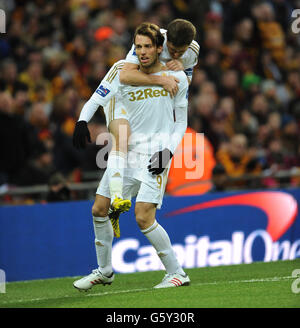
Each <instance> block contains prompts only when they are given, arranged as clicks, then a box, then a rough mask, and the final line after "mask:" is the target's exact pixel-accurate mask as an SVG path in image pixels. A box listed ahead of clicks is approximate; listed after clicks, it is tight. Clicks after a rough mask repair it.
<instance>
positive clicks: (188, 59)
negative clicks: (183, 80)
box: [182, 40, 200, 80]
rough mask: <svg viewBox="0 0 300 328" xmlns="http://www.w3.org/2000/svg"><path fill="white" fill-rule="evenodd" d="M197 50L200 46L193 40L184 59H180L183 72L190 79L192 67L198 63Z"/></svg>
mask: <svg viewBox="0 0 300 328" xmlns="http://www.w3.org/2000/svg"><path fill="white" fill-rule="evenodd" d="M199 51H200V46H199V44H198V42H196V41H195V40H193V41H192V43H191V44H190V46H189V47H188V49H187V51H186V53H185V56H184V59H183V61H182V64H183V67H184V73H185V74H186V76H187V77H188V78H189V79H190V80H191V79H192V76H193V70H194V67H195V66H196V65H197V63H198V57H199Z"/></svg>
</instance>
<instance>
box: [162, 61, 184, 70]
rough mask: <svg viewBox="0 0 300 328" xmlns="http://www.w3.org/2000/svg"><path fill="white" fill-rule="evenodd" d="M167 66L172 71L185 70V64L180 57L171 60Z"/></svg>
mask: <svg viewBox="0 0 300 328" xmlns="http://www.w3.org/2000/svg"><path fill="white" fill-rule="evenodd" d="M166 66H167V68H168V69H169V70H170V71H184V67H183V64H182V62H181V61H180V60H178V59H172V60H169V61H168V62H167V64H166Z"/></svg>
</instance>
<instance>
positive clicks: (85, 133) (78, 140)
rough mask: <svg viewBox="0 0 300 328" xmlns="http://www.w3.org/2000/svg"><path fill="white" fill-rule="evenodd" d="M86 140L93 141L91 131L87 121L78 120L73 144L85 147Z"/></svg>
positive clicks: (77, 146)
mask: <svg viewBox="0 0 300 328" xmlns="http://www.w3.org/2000/svg"><path fill="white" fill-rule="evenodd" d="M86 140H88V142H91V136H90V131H89V129H88V126H87V123H86V121H78V122H77V123H76V125H75V129H74V133H73V146H74V147H75V148H77V149H80V148H85V146H86Z"/></svg>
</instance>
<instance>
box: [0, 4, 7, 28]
mask: <svg viewBox="0 0 300 328" xmlns="http://www.w3.org/2000/svg"><path fill="white" fill-rule="evenodd" d="M5 26H6V15H5V11H4V10H3V9H0V33H5V32H6V29H5Z"/></svg>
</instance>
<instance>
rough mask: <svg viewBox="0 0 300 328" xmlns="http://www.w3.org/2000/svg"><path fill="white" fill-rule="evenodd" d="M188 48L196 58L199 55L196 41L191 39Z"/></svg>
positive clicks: (198, 46)
mask: <svg viewBox="0 0 300 328" xmlns="http://www.w3.org/2000/svg"><path fill="white" fill-rule="evenodd" d="M188 50H189V51H190V53H191V54H193V55H194V56H196V57H197V58H198V57H199V52H200V45H199V43H198V42H197V41H195V40H193V41H192V42H191V44H190V45H189V47H188Z"/></svg>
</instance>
